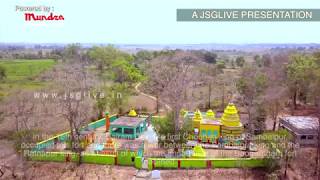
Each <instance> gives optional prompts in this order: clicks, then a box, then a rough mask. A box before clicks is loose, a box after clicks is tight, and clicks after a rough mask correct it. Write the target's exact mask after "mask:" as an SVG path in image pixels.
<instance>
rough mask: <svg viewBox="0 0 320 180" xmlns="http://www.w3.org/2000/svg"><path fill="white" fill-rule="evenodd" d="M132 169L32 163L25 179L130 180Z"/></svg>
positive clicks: (134, 172)
mask: <svg viewBox="0 0 320 180" xmlns="http://www.w3.org/2000/svg"><path fill="white" fill-rule="evenodd" d="M136 171H137V170H136V169H135V168H134V167H123V166H106V165H94V164H81V165H80V166H77V165H76V164H73V163H39V162H37V163H33V165H32V166H31V167H30V168H29V169H28V170H27V172H26V179H30V180H31V179H32V180H80V179H81V180H95V179H97V180H98V179H108V180H109V179H110V180H113V179H114V180H117V179H121V180H122V179H124V180H127V179H132V178H133V177H134V175H135V174H136Z"/></svg>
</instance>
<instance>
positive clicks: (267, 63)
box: [261, 54, 272, 67]
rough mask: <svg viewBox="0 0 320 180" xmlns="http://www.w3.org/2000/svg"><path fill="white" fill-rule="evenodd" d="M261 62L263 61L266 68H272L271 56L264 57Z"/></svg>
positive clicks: (265, 55)
mask: <svg viewBox="0 0 320 180" xmlns="http://www.w3.org/2000/svg"><path fill="white" fill-rule="evenodd" d="M261 60H262V64H263V66H265V67H270V66H271V63H272V58H271V56H270V54H264V55H262V59H261Z"/></svg>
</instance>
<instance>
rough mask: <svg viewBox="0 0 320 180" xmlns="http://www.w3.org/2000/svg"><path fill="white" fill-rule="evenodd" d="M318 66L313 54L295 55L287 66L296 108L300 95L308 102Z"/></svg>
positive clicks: (288, 83) (288, 79)
mask: <svg viewBox="0 0 320 180" xmlns="http://www.w3.org/2000/svg"><path fill="white" fill-rule="evenodd" d="M316 67H317V66H316V63H315V60H314V58H312V57H311V56H306V55H294V56H292V57H291V59H290V62H289V64H288V66H287V85H288V87H289V90H290V93H291V94H290V96H291V99H292V104H293V108H294V109H296V107H297V100H298V97H299V98H300V100H302V101H304V102H305V103H306V101H307V99H306V97H307V95H308V93H309V92H310V89H309V87H310V85H311V83H312V81H313V78H314V72H315V69H316Z"/></svg>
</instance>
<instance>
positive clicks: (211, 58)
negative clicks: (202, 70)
mask: <svg viewBox="0 0 320 180" xmlns="http://www.w3.org/2000/svg"><path fill="white" fill-rule="evenodd" d="M217 57H218V55H217V54H216V53H213V52H209V51H206V52H205V53H204V60H205V61H206V62H207V63H211V64H215V63H216V62H217Z"/></svg>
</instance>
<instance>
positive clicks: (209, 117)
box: [206, 109, 215, 119]
mask: <svg viewBox="0 0 320 180" xmlns="http://www.w3.org/2000/svg"><path fill="white" fill-rule="evenodd" d="M206 116H207V118H208V119H214V118H215V113H214V112H213V111H212V110H211V109H209V110H208V111H207V113H206Z"/></svg>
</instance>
